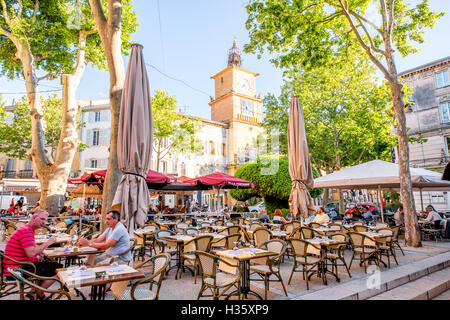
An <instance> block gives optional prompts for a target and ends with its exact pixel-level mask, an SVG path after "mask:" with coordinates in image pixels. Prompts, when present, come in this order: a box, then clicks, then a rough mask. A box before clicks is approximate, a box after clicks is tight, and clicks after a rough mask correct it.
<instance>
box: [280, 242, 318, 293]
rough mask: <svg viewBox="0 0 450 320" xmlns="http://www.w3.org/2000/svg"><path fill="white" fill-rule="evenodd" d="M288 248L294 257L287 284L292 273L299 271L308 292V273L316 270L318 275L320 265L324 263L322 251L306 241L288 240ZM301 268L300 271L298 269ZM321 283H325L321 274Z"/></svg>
mask: <svg viewBox="0 0 450 320" xmlns="http://www.w3.org/2000/svg"><path fill="white" fill-rule="evenodd" d="M288 242H289V245H290V247H291V248H292V251H293V253H294V255H295V260H294V265H293V266H292V271H291V275H290V277H289V282H288V284H290V283H291V280H292V275H293V274H294V272H299V271H301V272H302V273H303V280H306V289H307V290H309V275H308V274H309V273H310V272H311V271H314V268H316V270H317V272H318V274H319V270H320V265H321V264H322V263H323V262H324V259H325V253H324V250H323V249H322V248H321V247H320V246H318V245H316V244H314V243H311V242H308V241H307V240H300V239H289V240H288ZM300 266H301V270H298V267H300ZM322 281H323V282H324V283H325V273H324V272H322Z"/></svg>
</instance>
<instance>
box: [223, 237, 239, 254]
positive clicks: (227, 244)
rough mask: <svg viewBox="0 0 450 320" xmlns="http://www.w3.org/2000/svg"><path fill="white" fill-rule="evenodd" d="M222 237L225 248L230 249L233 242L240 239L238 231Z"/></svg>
mask: <svg viewBox="0 0 450 320" xmlns="http://www.w3.org/2000/svg"><path fill="white" fill-rule="evenodd" d="M224 239H225V249H229V250H231V249H233V248H234V246H235V245H236V244H235V242H240V241H241V234H240V233H235V234H230V235H229V236H226V237H225V238H224Z"/></svg>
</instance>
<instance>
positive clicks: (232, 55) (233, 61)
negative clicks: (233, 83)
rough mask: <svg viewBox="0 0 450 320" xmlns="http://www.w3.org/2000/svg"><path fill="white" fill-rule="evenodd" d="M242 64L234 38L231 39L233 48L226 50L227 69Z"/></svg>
mask: <svg viewBox="0 0 450 320" xmlns="http://www.w3.org/2000/svg"><path fill="white" fill-rule="evenodd" d="M241 64H242V59H241V51H239V49H238V48H237V46H236V37H235V38H234V39H233V46H232V47H231V49H230V50H228V67H229V66H236V67H240V66H241Z"/></svg>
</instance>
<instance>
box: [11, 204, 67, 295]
mask: <svg viewBox="0 0 450 320" xmlns="http://www.w3.org/2000/svg"><path fill="white" fill-rule="evenodd" d="M47 218H48V213H47V211H44V210H38V211H36V212H35V213H34V215H33V216H32V217H31V219H30V221H29V222H28V223H27V224H25V225H23V226H22V227H20V228H19V229H17V230H16V231H15V232H14V233H13V234H12V235H11V237H10V238H9V240H8V243H7V244H6V248H5V251H4V254H5V256H7V257H9V258H11V259H14V260H17V261H24V262H32V263H33V264H34V265H35V266H36V274H37V275H39V276H43V277H53V276H55V274H56V269H57V268H62V265H61V264H59V263H56V262H50V261H43V259H42V258H41V257H40V256H39V255H40V254H41V253H42V252H43V251H44V250H45V249H47V248H48V247H49V246H50V245H52V244H54V243H55V241H56V238H55V237H51V238H50V239H48V240H47V242H45V243H43V244H41V245H39V246H37V245H36V243H35V241H34V231H35V230H37V229H39V228H42V227H43V226H44V225H45V224H46V222H47ZM3 267H4V269H3V273H4V275H5V276H6V277H7V278H10V277H11V275H10V274H9V272H8V268H22V267H23V269H25V270H27V271H30V272H34V270H32V269H30V268H29V266H28V265H22V264H20V263H16V262H14V261H11V260H9V259H6V257H5V260H4V264H3ZM53 282H54V280H45V281H43V282H42V283H41V284H40V286H41V287H43V288H48V287H50V286H51V285H52V283H53ZM38 298H39V299H44V298H45V295H44V293H43V292H38Z"/></svg>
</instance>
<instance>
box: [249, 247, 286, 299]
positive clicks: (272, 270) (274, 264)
mask: <svg viewBox="0 0 450 320" xmlns="http://www.w3.org/2000/svg"><path fill="white" fill-rule="evenodd" d="M286 247H287V244H286V242H284V241H283V240H280V239H273V240H270V241H267V242H265V243H264V244H263V245H262V246H261V248H264V249H266V250H268V251H270V252H275V253H278V255H277V256H275V257H270V258H267V260H266V263H265V264H257V265H253V266H251V267H250V272H253V273H251V274H250V275H252V274H258V275H259V276H260V277H261V278H262V279H250V281H261V280H262V281H264V299H265V300H267V292H268V291H269V284H270V281H278V282H281V285H282V287H283V290H284V294H285V295H286V297H287V295H288V294H287V291H286V288H285V286H284V283H283V279H282V278H281V272H280V269H281V267H280V265H281V260H282V257H283V255H284V253H285V252H286ZM271 275H274V276H275V277H277V278H278V280H270V276H271Z"/></svg>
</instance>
